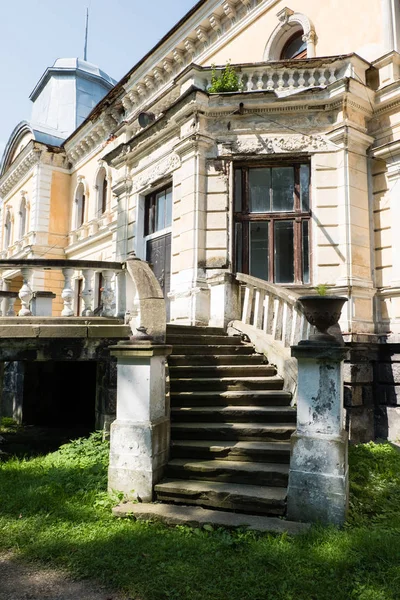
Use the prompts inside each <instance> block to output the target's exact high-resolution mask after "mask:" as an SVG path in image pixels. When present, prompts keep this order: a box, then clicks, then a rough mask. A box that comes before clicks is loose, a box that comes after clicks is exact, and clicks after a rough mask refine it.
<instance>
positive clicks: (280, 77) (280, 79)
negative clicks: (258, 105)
mask: <svg viewBox="0 0 400 600" xmlns="http://www.w3.org/2000/svg"><path fill="white" fill-rule="evenodd" d="M284 74H285V71H284V69H280V70H279V75H278V90H283V88H284V86H285V80H284V78H283V76H284Z"/></svg>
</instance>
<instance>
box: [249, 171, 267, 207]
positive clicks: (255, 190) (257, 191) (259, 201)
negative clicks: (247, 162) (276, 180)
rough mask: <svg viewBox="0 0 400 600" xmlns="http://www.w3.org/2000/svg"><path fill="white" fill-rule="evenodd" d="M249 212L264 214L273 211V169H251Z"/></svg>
mask: <svg viewBox="0 0 400 600" xmlns="http://www.w3.org/2000/svg"><path fill="white" fill-rule="evenodd" d="M249 188H250V198H249V211H250V212H252V213H263V212H269V211H270V210H271V197H270V188H271V169H249Z"/></svg>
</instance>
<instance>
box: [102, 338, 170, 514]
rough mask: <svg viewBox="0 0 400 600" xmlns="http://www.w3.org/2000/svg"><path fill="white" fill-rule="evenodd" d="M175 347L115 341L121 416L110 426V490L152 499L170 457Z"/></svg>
mask: <svg viewBox="0 0 400 600" xmlns="http://www.w3.org/2000/svg"><path fill="white" fill-rule="evenodd" d="M171 350H172V347H171V346H165V345H154V344H151V343H148V344H147V343H141V344H137V345H134V344H126V345H122V344H121V345H118V346H113V347H112V348H111V354H112V355H113V356H115V357H116V358H117V419H116V421H114V423H112V425H111V438H110V444H111V446H110V467H109V471H108V488H109V490H118V491H122V492H124V493H125V495H126V498H127V499H129V500H132V499H138V500H140V501H142V502H149V501H151V500H152V497H153V487H154V485H155V484H156V483H157V482H158V481H159V480H160V479H161V477H162V476H163V471H164V467H165V465H166V463H167V461H168V452H169V440H170V420H169V403H168V401H167V394H166V385H165V380H166V377H165V367H166V357H167V356H168V355H169V354H170V353H171Z"/></svg>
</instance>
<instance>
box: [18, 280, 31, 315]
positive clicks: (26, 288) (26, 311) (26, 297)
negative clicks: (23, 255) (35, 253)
mask: <svg viewBox="0 0 400 600" xmlns="http://www.w3.org/2000/svg"><path fill="white" fill-rule="evenodd" d="M31 274H32V270H31V269H27V268H24V269H21V275H22V287H21V289H20V290H19V293H18V296H19V298H20V300H21V310H20V311H19V313H18V316H19V317H30V316H31V315H32V313H31V311H30V304H31V300H32V296H33V292H32V289H31V286H30V285H29V281H30V279H31Z"/></svg>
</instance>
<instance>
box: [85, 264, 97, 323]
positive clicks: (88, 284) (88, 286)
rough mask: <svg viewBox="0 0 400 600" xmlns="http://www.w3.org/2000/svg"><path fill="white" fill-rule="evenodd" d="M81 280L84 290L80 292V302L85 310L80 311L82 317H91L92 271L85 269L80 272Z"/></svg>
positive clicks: (92, 295)
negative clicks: (81, 301)
mask: <svg viewBox="0 0 400 600" xmlns="http://www.w3.org/2000/svg"><path fill="white" fill-rule="evenodd" d="M82 275H83V279H84V288H83V292H82V300H83V303H84V305H85V308H84V309H83V311H82V316H83V317H92V316H93V298H94V293H93V285H92V283H93V276H94V271H91V270H90V269H85V270H84V271H82Z"/></svg>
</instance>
